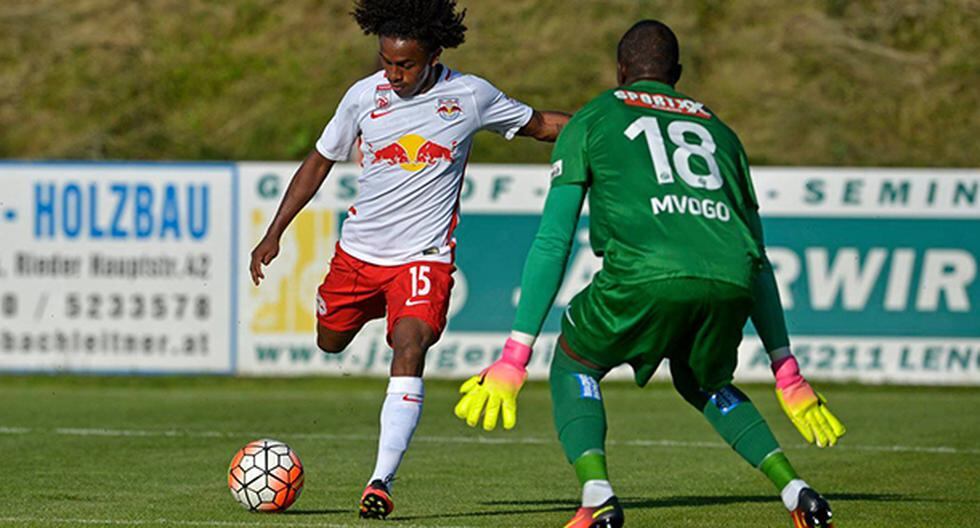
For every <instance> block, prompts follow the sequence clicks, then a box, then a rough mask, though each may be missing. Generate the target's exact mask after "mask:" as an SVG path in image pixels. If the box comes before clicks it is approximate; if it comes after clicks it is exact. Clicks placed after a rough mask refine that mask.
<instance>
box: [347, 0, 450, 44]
mask: <svg viewBox="0 0 980 528" xmlns="http://www.w3.org/2000/svg"><path fill="white" fill-rule="evenodd" d="M351 15H353V16H354V20H357V24H358V25H360V26H361V29H363V30H364V33H365V34H367V35H378V36H385V37H398V38H402V39H411V40H415V41H418V42H419V43H421V44H422V46H423V47H424V48H425V49H427V50H429V51H433V50H435V49H436V48H455V47H456V46H459V45H460V44H462V43H463V40H465V38H466V37H465V33H466V26H465V25H463V17H464V16H466V10H465V9H464V10H462V11H460V12H458V13H457V12H456V0H355V1H354V11H352V12H351Z"/></svg>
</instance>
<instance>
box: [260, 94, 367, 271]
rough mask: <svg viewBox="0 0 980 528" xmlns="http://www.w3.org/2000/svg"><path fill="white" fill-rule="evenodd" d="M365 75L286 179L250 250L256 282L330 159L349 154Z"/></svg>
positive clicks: (357, 128) (330, 163)
mask: <svg viewBox="0 0 980 528" xmlns="http://www.w3.org/2000/svg"><path fill="white" fill-rule="evenodd" d="M368 79H370V78H368ZM368 79H364V80H361V81H360V82H358V83H355V84H354V86H351V87H350V89H348V90H347V93H345V94H344V97H343V99H341V100H340V104H339V105H337V111H336V112H335V113H334V115H333V118H332V119H330V122H329V123H327V126H326V127H324V129H323V133H322V134H321V135H320V139H318V140H317V142H316V148H314V149H313V150H312V151H310V153H309V154H307V156H306V159H304V160H303V163H302V164H301V165H300V166H299V169H297V170H296V174H294V175H293V179H292V180H291V181H290V182H289V187H287V188H286V193H285V194H284V195H283V197H282V201H281V202H280V203H279V209H278V210H277V211H276V216H275V217H274V218H273V219H272V223H271V224H269V229H267V230H266V233H265V236H264V237H262V240H261V241H260V242H259V243H258V245H257V246H255V249H253V250H252V258H251V261H250V263H249V273H250V274H251V276H252V282H253V283H254V284H255V285H256V286H258V285H259V282H261V280H262V279H264V278H265V275H264V274H263V273H262V266H267V265H268V264H269V263H270V262H272V259H274V258H276V256H277V255H278V254H279V240H280V239H281V238H282V234H283V233H284V232H286V228H287V227H289V224H290V222H292V221H293V218H295V217H296V215H297V214H299V212H300V210H302V209H303V207H304V206H306V204H307V203H309V201H310V200H311V199H312V198H313V196H314V195H316V192H317V190H319V189H320V186H321V185H323V182H324V180H326V179H327V174H328V173H329V172H330V169H331V168H333V165H334V163H336V162H337V161H342V160H346V159H348V158H349V157H350V152H351V148H352V146H353V145H354V142H355V140H356V139H357V136H358V134H360V126H359V125H358V121H357V115H358V111H359V106H360V99H361V96H362V94H363V89H362V88H361V85H362V84H363V83H365V81H367V80H368Z"/></svg>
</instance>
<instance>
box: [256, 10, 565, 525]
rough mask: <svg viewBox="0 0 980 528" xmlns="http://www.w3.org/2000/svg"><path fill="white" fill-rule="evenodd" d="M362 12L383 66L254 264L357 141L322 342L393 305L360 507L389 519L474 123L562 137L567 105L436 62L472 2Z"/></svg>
mask: <svg viewBox="0 0 980 528" xmlns="http://www.w3.org/2000/svg"><path fill="white" fill-rule="evenodd" d="M352 15H353V16H354V19H355V20H356V21H357V23H358V24H359V25H360V26H361V29H363V30H364V32H365V33H367V34H372V35H377V36H378V38H379V44H380V50H379V54H378V55H379V58H380V61H381V64H382V66H383V69H382V70H381V71H379V72H377V73H375V74H373V75H371V76H369V77H366V78H364V79H362V80H360V81H357V82H356V83H354V85H353V86H351V87H350V89H349V90H348V91H347V93H346V94H345V95H344V97H343V99H342V100H341V102H340V105H339V106H338V108H337V111H336V113H335V114H334V116H333V118H332V119H331V120H330V122H329V123H328V124H327V126H326V128H325V129H324V130H323V134H322V136H321V137H320V139H319V140H318V141H317V142H316V148H314V149H313V150H312V151H311V152H310V153H309V155H307V157H306V159H305V160H304V161H303V163H302V165H300V167H299V169H298V170H297V171H296V174H295V175H294V176H293V179H292V181H291V182H290V184H289V187H288V188H287V189H286V194H285V195H284V196H283V199H282V203H280V205H279V210H278V211H277V213H276V216H275V218H274V219H273V220H272V223H271V224H270V226H269V228H268V230H267V232H266V235H265V237H264V238H263V239H262V241H261V242H259V244H258V245H257V246H256V247H255V249H254V250H253V251H252V258H251V263H250V271H251V276H252V280H253V282H254V283H255V284H256V285H258V283H259V282H260V280H261V279H263V278H264V275H263V273H262V266H263V265H268V264H269V263H270V262H271V261H272V260H273V259H274V258H275V257H276V255H277V254H278V253H279V240H280V237H281V236H282V234H283V232H284V231H285V230H286V227H287V226H288V225H289V223H290V222H291V221H292V219H293V218H294V217H295V216H296V214H297V213H299V211H300V209H302V208H303V206H305V205H306V203H307V202H308V201H309V200H310V199H311V198H312V197H313V195H314V194H315V193H316V191H317V189H319V188H320V185H321V184H322V183H323V181H324V179H325V178H326V177H327V173H328V172H329V171H330V169H331V167H333V165H334V163H335V162H338V161H343V160H347V159H348V158H349V157H350V154H351V150H352V147H353V146H354V145H355V143H357V144H358V145H359V148H360V153H361V156H362V157H363V173H362V174H361V176H360V178H359V179H358V183H359V187H360V188H359V192H358V196H357V198H356V201H355V203H354V205H352V206H351V207H350V209H349V215H348V217H347V220H346V221H345V222H344V225H343V228H342V230H341V236H340V242H339V243H338V244H337V248H336V252H335V254H334V257H333V260H331V262H330V271H329V273H328V274H327V276H326V278H325V279H324V281H323V284H322V285H320V287H319V290H318V292H317V320H318V324H317V344H318V345H319V347H320V348H321V349H323V350H324V351H325V352H329V353H336V352H340V351H342V350H343V349H344V348H345V347H346V346H347V345H348V344H349V343H350V342H351V340H352V339H353V338H354V336H355V335H356V334H357V332H358V331H359V330H360V329H361V327H362V326H363V325H364V324H365V323H366V322H367V321H369V320H371V319H377V318H381V317H384V316H385V315H386V313H387V323H388V326H387V337H388V343H389V344H390V345H391V347H392V349H393V350H394V355H393V359H392V362H391V379H390V381H389V384H388V390H387V396H386V398H385V400H384V404H383V405H382V408H381V434H380V440H379V445H378V456H377V461H376V465H375V469H374V472H373V474H372V475H371V477H370V479H369V480H368V485H367V488H366V489H365V490H364V493H363V494H362V496H361V504H360V515H361V517H366V518H381V519H383V518H385V517H387V516H388V514H390V513H391V511H392V510H393V509H394V504H393V502H392V499H391V486H392V480H393V479H394V477H395V472H396V471H397V469H398V465H399V464H400V463H401V460H402V457H403V455H404V453H405V450H406V449H407V448H408V445H409V442H410V441H411V439H412V434H413V432H414V431H415V427H416V425H417V424H418V421H419V417H420V415H421V411H422V401H423V394H424V391H423V384H422V369H423V366H424V363H425V353H426V351H427V350H428V348H429V347H430V346H432V345H433V344H434V343H435V342H436V341H437V340H438V339H439V336H440V334H441V333H442V331H443V329H444V328H445V326H446V312H447V309H448V305H449V292H450V290H451V289H452V286H453V278H452V273H453V271H454V270H455V268H454V266H453V251H454V246H455V239H454V238H453V229H454V228H455V226H456V224H457V219H458V215H459V195H460V190H461V186H462V183H463V172H464V169H465V167H466V160H467V157H468V155H469V151H470V146H471V145H472V141H473V135H474V134H475V133H476V132H477V131H480V130H491V131H493V132H497V133H499V134H501V135H503V136H504V137H506V138H507V139H511V138H513V137H514V136H515V135H522V136H531V137H533V138H535V139H538V140H541V141H554V140H555V139H556V138H557V137H558V133H559V131H560V130H561V128H562V127H563V126H564V125H565V123H566V122H567V121H568V118H569V116H568V115H567V114H564V113H561V112H539V111H536V110H534V109H532V108H531V107H529V106H527V105H525V104H523V103H521V102H518V101H516V100H514V99H511V98H509V97H507V96H506V95H504V94H503V93H502V92H501V91H500V90H498V89H497V88H495V87H494V86H493V85H492V84H490V83H489V82H487V81H485V80H483V79H481V78H480V77H477V76H474V75H468V74H463V73H459V72H456V71H453V70H452V69H450V68H449V67H447V66H445V65H443V64H441V63H440V62H439V57H440V54H441V52H442V50H443V49H445V48H454V47H456V46H458V45H460V44H462V42H463V39H464V33H465V31H466V26H465V25H463V17H464V15H465V10H464V11H460V12H457V10H456V1H455V0H357V1H355V3H354V11H353V13H352Z"/></svg>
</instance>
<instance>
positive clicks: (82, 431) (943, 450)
mask: <svg viewBox="0 0 980 528" xmlns="http://www.w3.org/2000/svg"><path fill="white" fill-rule="evenodd" d="M35 431H36V432H53V433H54V434H59V435H66V436H119V437H154V438H158V437H167V438H239V437H246V438H259V437H266V436H271V437H273V438H278V437H285V438H305V439H312V440H336V441H343V440H348V441H355V442H361V441H369V442H374V441H376V440H377V436H374V435H361V434H346V435H345V434H331V433H282V434H271V435H270V434H268V433H261V432H220V431H182V430H176V429H159V430H149V429H101V428H78V427H61V428H57V429H54V430H34V429H28V428H25V427H0V434H28V433H31V432H35ZM414 441H416V442H424V443H433V444H489V445H520V444H529V445H544V444H551V443H553V441H552V440H551V439H547V438H538V437H533V436H512V437H507V438H489V437H486V436H416V437H415V438H414ZM606 443H607V444H609V445H621V446H628V447H678V448H699V449H700V448H709V449H729V447H728V445H727V444H723V443H721V442H692V441H682V440H664V439H660V440H657V439H648V440H647V439H636V440H609V441H607V442H606ZM805 446H806V444H795V445H793V446H792V447H805ZM834 449H840V450H844V451H848V450H855V451H873V452H883V453H931V454H940V455H980V449H974V448H960V447H948V446H908V445H891V446H888V445H884V446H876V445H851V444H841V445H838V446H837V447H835V448H834Z"/></svg>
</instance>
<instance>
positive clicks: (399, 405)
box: [368, 376, 425, 490]
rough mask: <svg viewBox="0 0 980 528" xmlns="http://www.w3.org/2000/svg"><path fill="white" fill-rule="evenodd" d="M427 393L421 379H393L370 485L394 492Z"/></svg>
mask: <svg viewBox="0 0 980 528" xmlns="http://www.w3.org/2000/svg"><path fill="white" fill-rule="evenodd" d="M424 395H425V390H424V388H423V385H422V378H416V377H413V376H394V377H392V378H391V380H390V381H389V382H388V391H387V396H385V402H384V404H383V405H382V406H381V435H380V437H379V438H378V460H377V462H375V465H374V473H372V474H371V479H370V480H369V481H368V482H369V483H370V482H372V481H374V480H381V481H384V483H385V484H386V485H387V486H388V489H389V490H390V489H391V485H392V480H394V478H395V472H396V471H398V465H399V464H401V462H402V457H403V456H404V455H405V450H406V449H408V444H409V442H411V441H412V434H413V433H415V426H416V425H418V423H419V417H421V416H422V400H423V397H424Z"/></svg>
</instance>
